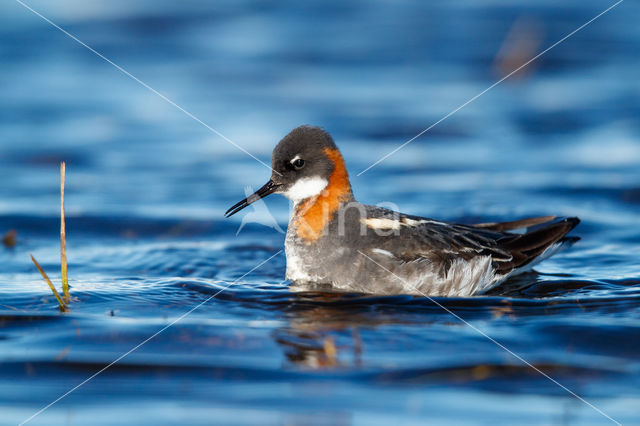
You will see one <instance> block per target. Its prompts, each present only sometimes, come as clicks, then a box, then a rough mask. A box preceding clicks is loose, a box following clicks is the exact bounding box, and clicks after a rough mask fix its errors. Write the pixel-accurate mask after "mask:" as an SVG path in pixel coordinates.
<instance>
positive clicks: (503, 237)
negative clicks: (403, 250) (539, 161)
mask: <svg viewBox="0 0 640 426" xmlns="http://www.w3.org/2000/svg"><path fill="white" fill-rule="evenodd" d="M579 223H580V220H579V219H578V218H576V217H570V218H555V217H554V216H545V217H538V218H531V219H524V220H518V221H513V222H503V223H491V224H480V225H460V224H452V223H444V222H436V221H429V222H426V223H424V224H423V225H421V226H420V227H419V229H418V230H419V233H420V234H421V235H422V238H421V239H422V242H423V245H422V250H419V251H418V253H416V252H414V253H413V255H414V257H415V255H418V256H419V257H425V258H430V259H433V260H437V261H440V262H442V265H443V270H446V269H448V266H449V265H450V264H451V262H452V261H453V260H455V259H456V258H464V259H469V258H471V257H474V256H487V255H488V256H491V258H492V262H493V265H494V267H495V268H496V272H497V273H499V274H506V273H508V272H510V271H512V270H514V269H516V268H521V267H523V266H526V265H527V264H528V263H530V262H532V261H533V260H534V259H535V258H536V257H538V256H539V255H540V254H542V253H543V252H544V251H545V250H546V249H547V248H549V247H550V246H552V245H553V244H555V243H556V242H558V241H563V240H564V239H570V238H571V239H572V240H575V238H573V237H565V235H566V234H567V233H568V232H569V231H571V230H572V229H573V228H575V227H576V226H577V225H578V224H579ZM516 229H524V230H525V232H524V233H511V232H506V231H508V230H516Z"/></svg>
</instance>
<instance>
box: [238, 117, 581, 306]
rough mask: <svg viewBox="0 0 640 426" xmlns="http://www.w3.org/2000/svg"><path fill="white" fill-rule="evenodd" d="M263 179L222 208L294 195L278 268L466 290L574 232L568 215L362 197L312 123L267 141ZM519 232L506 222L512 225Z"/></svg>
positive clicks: (550, 249)
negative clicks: (442, 215) (407, 210)
mask: <svg viewBox="0 0 640 426" xmlns="http://www.w3.org/2000/svg"><path fill="white" fill-rule="evenodd" d="M271 163H272V168H273V174H272V176H271V179H270V180H269V182H267V183H266V185H264V186H263V187H262V188H260V189H259V190H258V191H256V192H255V193H254V194H253V195H251V196H249V197H247V198H245V199H244V200H242V201H240V202H239V203H237V204H236V205H234V206H233V207H231V208H230V209H229V210H228V211H227V212H226V216H227V217H229V216H231V215H233V214H235V213H237V212H238V211H240V210H242V209H243V208H245V207H246V206H248V205H249V204H251V203H253V202H254V201H256V200H258V199H260V198H262V197H265V196H267V195H269V194H272V193H276V194H283V195H284V196H286V197H287V198H289V199H290V200H292V201H293V203H294V207H293V214H292V216H291V219H290V221H289V227H288V229H287V234H286V239H285V252H286V257H287V272H286V278H287V279H289V280H290V281H293V282H295V283H319V284H330V285H331V286H333V287H335V288H337V289H340V290H346V291H355V292H363V293H375V294H421V295H428V296H470V295H473V294H480V293H483V292H485V291H487V290H489V289H490V288H492V287H494V286H496V285H498V284H500V283H501V282H503V281H504V280H506V279H507V278H508V277H511V276H513V275H515V274H518V273H521V272H524V271H526V270H528V269H530V268H531V267H532V266H533V265H534V264H536V263H538V262H540V261H541V260H543V259H546V258H547V257H549V256H551V255H552V254H554V253H556V252H557V251H558V250H559V249H560V248H562V247H564V246H567V245H570V244H571V243H573V242H575V241H576V240H578V238H576V237H566V234H567V233H568V232H569V231H571V230H572V229H573V228H574V227H575V226H576V225H578V223H580V220H579V219H578V218H576V217H569V218H557V217H555V216H545V217H536V218H529V219H523V220H517V221H513V222H502V223H483V224H476V225H462V224H457V223H450V222H444V221H439V220H433V219H428V218H423V217H419V216H412V215H407V214H403V213H398V212H395V211H392V210H388V209H384V208H381V207H375V206H369V205H364V204H360V203H358V202H357V201H356V199H355V198H354V196H353V192H352V191H351V184H350V182H349V176H348V174H347V169H346V167H345V163H344V160H343V158H342V155H341V154H340V151H339V150H338V148H337V147H336V145H335V143H334V142H333V139H332V138H331V136H330V135H329V134H328V133H327V132H325V131H324V130H322V129H321V128H319V127H311V126H301V127H298V128H296V129H294V130H293V131H291V133H289V134H288V135H287V136H285V137H284V138H283V139H282V140H281V141H280V142H279V143H278V145H277V146H276V147H275V149H274V150H273V155H272V157H271ZM518 230H520V232H514V231H518Z"/></svg>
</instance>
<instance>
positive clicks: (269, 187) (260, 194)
mask: <svg viewBox="0 0 640 426" xmlns="http://www.w3.org/2000/svg"><path fill="white" fill-rule="evenodd" d="M278 186H280V185H277V184H275V183H274V182H273V181H272V180H270V181H269V182H267V183H266V184H265V185H264V186H263V187H262V188H260V189H258V190H257V191H256V192H254V193H253V194H251V195H249V196H248V197H247V198H245V199H244V200H242V201H240V202H239V203H237V204H234V205H233V206H232V207H231V208H230V209H229V210H227V211H226V212H225V214H224V216H225V217H231V216H233V215H234V214H236V213H238V212H239V211H240V210H242V209H244V208H245V207H247V206H248V205H249V204H251V203H255V202H256V201H258V200H259V199H260V198H264V197H266V196H267V195H269V194H272V193H273V192H275V190H276V189H278Z"/></svg>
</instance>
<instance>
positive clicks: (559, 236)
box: [485, 216, 580, 273]
mask: <svg viewBox="0 0 640 426" xmlns="http://www.w3.org/2000/svg"><path fill="white" fill-rule="evenodd" d="M542 219H545V220H542ZM547 219H550V220H547ZM522 223H525V224H527V226H524V228H526V232H525V233H524V234H512V233H506V235H508V237H507V238H505V239H504V242H503V243H502V244H500V248H502V249H504V250H505V251H508V252H509V253H510V254H511V256H512V258H511V259H510V260H509V261H497V260H496V261H495V266H496V270H497V272H498V273H509V272H511V271H513V270H515V269H521V268H523V267H525V266H527V265H529V264H531V263H533V262H535V261H536V258H538V257H539V256H541V255H543V254H544V255H545V256H544V257H545V258H546V257H548V256H550V255H551V254H554V253H555V252H557V250H558V249H560V248H563V247H565V246H567V245H571V244H573V243H574V242H576V241H577V240H579V238H578V237H566V235H567V233H569V231H571V230H572V229H573V228H575V227H576V226H577V225H578V224H579V223H580V219H578V218H577V217H567V218H558V219H555V218H554V217H549V216H548V217H545V218H533V219H525V220H523V221H516V222H508V223H507V225H506V226H507V227H510V226H514V224H522ZM500 225H502V224H499V223H498V224H493V226H494V227H493V228H490V229H492V230H493V229H496V228H497V227H499V226H500ZM485 227H486V226H485ZM522 227H523V226H518V227H515V228H511V229H520V228H522ZM503 229H506V228H504V227H503ZM496 230H497V229H496ZM540 260H542V259H539V260H538V261H540ZM536 263H537V262H536Z"/></svg>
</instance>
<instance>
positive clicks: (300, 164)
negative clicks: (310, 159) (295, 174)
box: [293, 158, 304, 170]
mask: <svg viewBox="0 0 640 426" xmlns="http://www.w3.org/2000/svg"><path fill="white" fill-rule="evenodd" d="M293 167H295V168H296V169H298V170H300V169H301V168H303V167H304V160H303V159H302V158H298V159H297V160H296V161H294V162H293Z"/></svg>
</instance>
